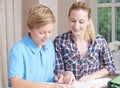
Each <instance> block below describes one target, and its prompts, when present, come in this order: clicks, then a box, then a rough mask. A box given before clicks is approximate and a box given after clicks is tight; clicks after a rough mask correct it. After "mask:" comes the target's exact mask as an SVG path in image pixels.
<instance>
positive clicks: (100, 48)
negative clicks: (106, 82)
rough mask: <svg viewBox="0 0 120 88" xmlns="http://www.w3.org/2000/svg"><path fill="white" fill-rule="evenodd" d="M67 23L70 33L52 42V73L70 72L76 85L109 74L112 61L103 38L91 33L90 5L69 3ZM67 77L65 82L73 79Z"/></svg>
mask: <svg viewBox="0 0 120 88" xmlns="http://www.w3.org/2000/svg"><path fill="white" fill-rule="evenodd" d="M68 20H69V26H70V31H68V32H67V33H63V34H62V35H60V36H58V37H56V38H55V40H54V46H55V51H56V57H57V58H56V68H55V73H56V74H57V75H60V74H61V72H65V71H71V72H73V74H74V76H75V78H76V80H78V81H80V82H84V81H88V80H93V79H97V78H101V77H104V76H106V75H108V74H113V73H114V71H115V64H114V60H113V58H112V56H111V53H110V50H109V48H108V45H107V42H106V40H105V39H104V37H103V36H102V35H100V34H96V33H95V30H94V27H93V24H92V20H91V8H90V6H89V5H88V4H86V3H84V2H75V3H73V4H72V6H71V7H70V9H69V13H68ZM68 76H69V77H67V78H68V82H69V78H70V79H71V77H72V78H73V79H74V77H73V76H71V75H68Z"/></svg>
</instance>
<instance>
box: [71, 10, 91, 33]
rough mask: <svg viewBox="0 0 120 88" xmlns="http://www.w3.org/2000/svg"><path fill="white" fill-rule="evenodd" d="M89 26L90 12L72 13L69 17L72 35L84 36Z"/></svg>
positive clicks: (77, 11)
mask: <svg viewBox="0 0 120 88" xmlns="http://www.w3.org/2000/svg"><path fill="white" fill-rule="evenodd" d="M88 24H89V19H88V11H86V10H82V9H79V10H72V11H71V13H70V16H69V26H70V29H71V31H72V34H74V35H81V34H84V32H85V30H86V27H87V25H88Z"/></svg>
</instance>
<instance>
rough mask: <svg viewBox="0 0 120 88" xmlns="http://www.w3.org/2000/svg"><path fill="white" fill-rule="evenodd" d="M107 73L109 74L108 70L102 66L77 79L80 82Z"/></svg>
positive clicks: (100, 76) (103, 75)
mask: <svg viewBox="0 0 120 88" xmlns="http://www.w3.org/2000/svg"><path fill="white" fill-rule="evenodd" d="M108 74H109V72H108V71H107V70H106V69H105V68H102V69H101V70H99V71H96V72H94V73H92V74H90V75H86V76H83V77H81V78H80V79H79V81H80V82H85V81H90V80H93V79H97V78H102V77H105V76H107V75H108Z"/></svg>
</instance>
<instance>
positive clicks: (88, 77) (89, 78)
mask: <svg viewBox="0 0 120 88" xmlns="http://www.w3.org/2000/svg"><path fill="white" fill-rule="evenodd" d="M94 79H95V77H94V76H93V75H92V74H91V75H86V76H83V77H81V78H80V79H79V80H78V81H79V82H85V81H90V80H94Z"/></svg>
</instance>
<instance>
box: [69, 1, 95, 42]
mask: <svg viewBox="0 0 120 88" xmlns="http://www.w3.org/2000/svg"><path fill="white" fill-rule="evenodd" d="M79 9H83V10H86V11H88V19H89V21H90V24H89V25H88V26H87V29H86V31H85V35H84V39H85V41H91V40H92V41H94V38H95V29H94V26H93V22H92V20H91V8H90V6H89V5H88V4H87V3H85V2H75V3H73V4H72V6H71V7H70V9H69V13H68V16H70V14H71V11H72V10H79Z"/></svg>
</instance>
